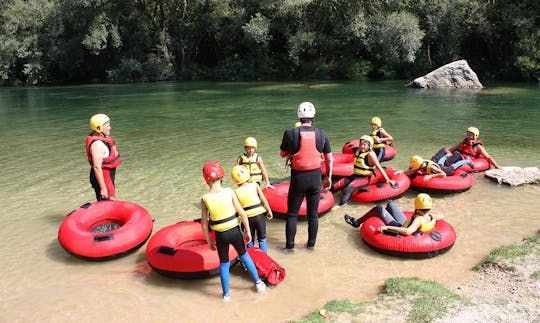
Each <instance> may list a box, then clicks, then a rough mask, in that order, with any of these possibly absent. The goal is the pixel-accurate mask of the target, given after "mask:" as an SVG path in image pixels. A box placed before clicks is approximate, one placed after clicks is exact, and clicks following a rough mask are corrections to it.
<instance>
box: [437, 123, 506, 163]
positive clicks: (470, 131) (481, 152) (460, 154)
mask: <svg viewBox="0 0 540 323" xmlns="http://www.w3.org/2000/svg"><path fill="white" fill-rule="evenodd" d="M479 136H480V130H478V128H476V127H469V128H467V136H466V137H465V138H464V139H463V140H462V141H461V142H460V143H459V144H457V145H455V146H454V147H452V148H450V149H446V148H442V149H441V150H439V152H437V154H435V156H433V158H432V159H433V160H434V161H437V163H438V164H439V165H445V164H446V165H448V164H449V163H452V162H455V161H461V160H468V161H469V165H470V166H471V168H474V164H473V163H472V161H470V158H471V157H474V158H485V159H486V160H487V161H488V162H489V164H490V165H493V167H495V168H497V169H499V168H501V166H499V164H498V163H497V162H496V161H495V159H494V158H493V157H491V155H490V154H488V152H487V150H486V148H485V147H484V143H483V142H482V140H479V139H478V137H479ZM435 159H437V160H435Z"/></svg>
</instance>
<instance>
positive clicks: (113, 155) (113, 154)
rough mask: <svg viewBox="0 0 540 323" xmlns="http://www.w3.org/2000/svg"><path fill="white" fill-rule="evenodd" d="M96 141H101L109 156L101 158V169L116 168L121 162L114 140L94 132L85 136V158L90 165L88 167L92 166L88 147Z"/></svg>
mask: <svg viewBox="0 0 540 323" xmlns="http://www.w3.org/2000/svg"><path fill="white" fill-rule="evenodd" d="M96 140H100V141H102V142H103V143H104V144H105V145H106V146H107V148H109V156H108V157H106V158H103V162H102V164H101V168H104V169H114V168H116V167H118V166H119V165H120V163H121V162H122V161H121V160H120V152H119V151H118V148H117V147H116V144H115V143H114V140H113V139H112V137H110V136H107V137H103V136H100V135H98V134H97V133H95V132H92V133H90V134H89V135H88V136H86V157H88V162H89V163H90V166H92V155H91V154H90V146H91V145H92V144H93V143H94V141H96Z"/></svg>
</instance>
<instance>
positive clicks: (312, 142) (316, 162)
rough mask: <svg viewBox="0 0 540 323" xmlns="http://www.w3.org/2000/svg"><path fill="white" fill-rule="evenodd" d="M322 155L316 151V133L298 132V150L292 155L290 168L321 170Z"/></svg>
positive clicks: (312, 131)
mask: <svg viewBox="0 0 540 323" xmlns="http://www.w3.org/2000/svg"><path fill="white" fill-rule="evenodd" d="M322 162H323V158H322V154H321V153H320V152H319V151H318V150H317V132H316V131H314V130H311V131H300V149H299V150H298V151H297V152H296V153H295V154H294V155H292V158H291V168H292V169H294V170H299V171H308V170H314V169H317V168H321V165H322Z"/></svg>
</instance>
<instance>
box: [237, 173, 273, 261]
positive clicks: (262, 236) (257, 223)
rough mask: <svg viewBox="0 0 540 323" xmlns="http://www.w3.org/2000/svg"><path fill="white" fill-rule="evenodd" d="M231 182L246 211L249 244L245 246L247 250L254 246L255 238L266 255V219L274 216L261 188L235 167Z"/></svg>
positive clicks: (247, 174)
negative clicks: (235, 186)
mask: <svg viewBox="0 0 540 323" xmlns="http://www.w3.org/2000/svg"><path fill="white" fill-rule="evenodd" d="M231 177H232V181H233V183H234V184H235V185H238V188H237V189H235V190H234V193H235V194H236V197H238V201H240V204H241V205H242V208H243V209H244V211H246V214H247V217H248V221H249V228H250V233H251V238H252V240H251V242H249V243H248V244H247V247H248V248H251V247H253V246H254V242H253V241H254V240H255V237H257V240H258V242H259V248H260V249H261V250H262V251H264V252H265V253H268V247H267V245H266V219H268V220H271V219H272V218H273V217H274V215H273V214H272V210H271V209H270V204H268V201H267V200H266V197H265V196H264V193H263V191H262V189H261V187H260V186H259V185H258V184H257V183H250V182H249V173H248V172H247V170H246V169H245V168H244V167H242V166H240V165H236V166H234V167H233V169H232V171H231Z"/></svg>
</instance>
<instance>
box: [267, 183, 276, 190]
mask: <svg viewBox="0 0 540 323" xmlns="http://www.w3.org/2000/svg"><path fill="white" fill-rule="evenodd" d="M266 188H271V189H275V187H274V185H272V184H266Z"/></svg>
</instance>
